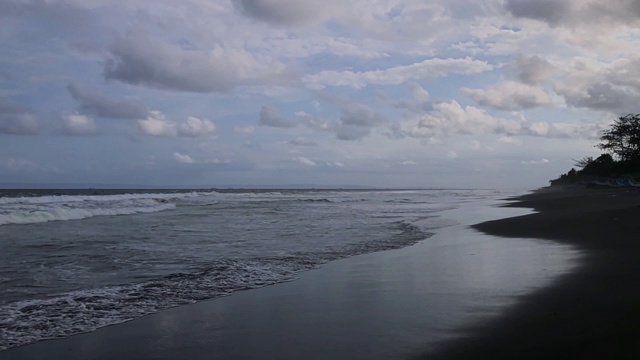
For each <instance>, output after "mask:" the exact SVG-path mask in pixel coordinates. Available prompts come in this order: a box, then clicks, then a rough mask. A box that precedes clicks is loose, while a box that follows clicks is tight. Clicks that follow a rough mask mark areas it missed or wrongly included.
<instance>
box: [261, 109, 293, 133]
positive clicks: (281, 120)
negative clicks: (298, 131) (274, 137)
mask: <svg viewBox="0 0 640 360" xmlns="http://www.w3.org/2000/svg"><path fill="white" fill-rule="evenodd" d="M258 124H259V125H262V126H270V127H275V128H294V127H296V126H298V122H297V121H295V120H293V119H289V118H287V117H285V116H283V115H281V114H280V113H279V112H278V109H276V108H274V107H271V106H263V107H262V109H261V110H260V120H258Z"/></svg>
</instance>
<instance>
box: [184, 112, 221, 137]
mask: <svg viewBox="0 0 640 360" xmlns="http://www.w3.org/2000/svg"><path fill="white" fill-rule="evenodd" d="M215 132H216V126H215V124H214V123H213V122H211V120H207V119H198V118H196V117H193V116H189V117H188V118H187V120H186V121H185V122H184V123H182V124H180V125H179V126H178V136H184V137H202V136H210V135H213V134H215Z"/></svg>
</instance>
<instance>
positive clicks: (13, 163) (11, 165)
mask: <svg viewBox="0 0 640 360" xmlns="http://www.w3.org/2000/svg"><path fill="white" fill-rule="evenodd" d="M0 164H2V165H4V166H5V167H6V168H8V169H9V170H12V171H33V170H36V169H37V168H38V166H37V165H36V164H35V163H34V162H33V161H30V160H27V159H24V158H21V157H10V158H8V159H6V160H5V161H4V162H2V163H0Z"/></svg>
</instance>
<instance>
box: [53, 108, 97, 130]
mask: <svg viewBox="0 0 640 360" xmlns="http://www.w3.org/2000/svg"><path fill="white" fill-rule="evenodd" d="M61 125H62V133H63V134H65V135H68V136H87V135H95V134H96V133H97V128H96V124H95V122H94V121H93V119H91V118H90V117H88V116H85V115H81V114H78V113H75V114H70V115H65V116H63V117H62V119H61Z"/></svg>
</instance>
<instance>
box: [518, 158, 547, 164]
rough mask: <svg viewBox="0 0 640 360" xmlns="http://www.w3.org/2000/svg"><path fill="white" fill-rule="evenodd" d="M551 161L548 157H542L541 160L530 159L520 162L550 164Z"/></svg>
mask: <svg viewBox="0 0 640 360" xmlns="http://www.w3.org/2000/svg"><path fill="white" fill-rule="evenodd" d="M550 162H551V161H550V160H548V159H540V160H528V161H521V162H520V163H521V164H523V165H543V164H548V163H550Z"/></svg>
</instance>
